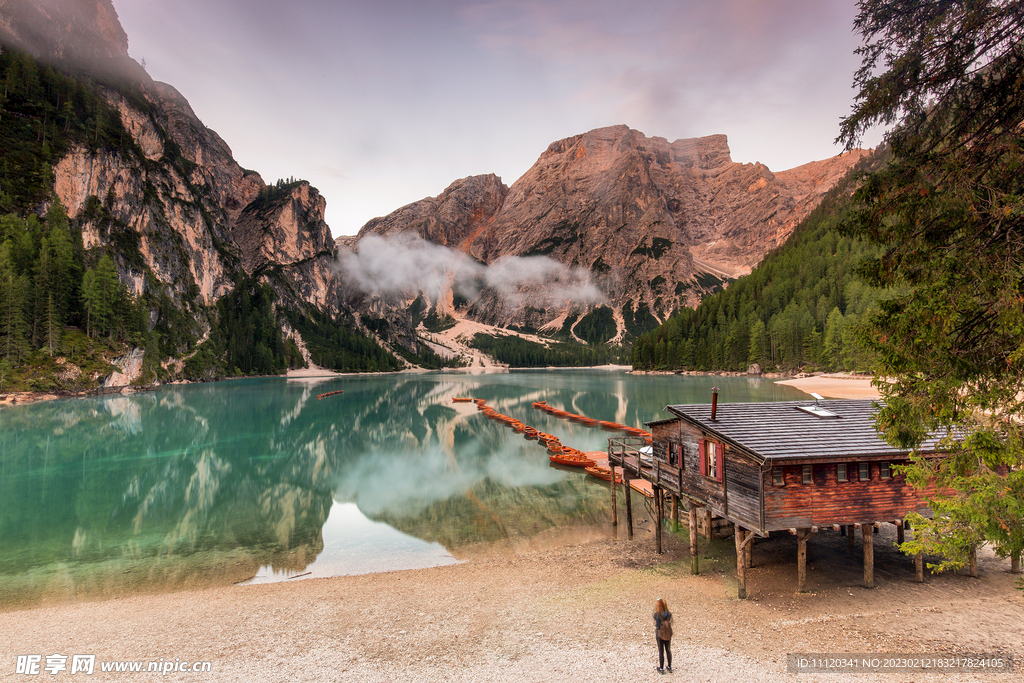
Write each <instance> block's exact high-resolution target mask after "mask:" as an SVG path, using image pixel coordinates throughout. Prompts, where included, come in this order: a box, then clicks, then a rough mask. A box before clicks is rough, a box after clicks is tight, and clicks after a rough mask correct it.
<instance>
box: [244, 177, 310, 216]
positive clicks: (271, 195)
mask: <svg viewBox="0 0 1024 683" xmlns="http://www.w3.org/2000/svg"><path fill="white" fill-rule="evenodd" d="M304 182H306V181H304V180H296V179H295V178H289V179H288V180H284V179H279V180H278V181H277V182H276V183H274V184H273V185H267V186H265V187H263V188H261V189H260V192H259V194H258V195H256V198H255V199H254V200H252V201H251V202H249V205H248V206H246V207H245V210H246V211H263V210H265V209H271V208H274V207H276V206H277V205H278V204H280V203H281V201H282V200H284V199H285V198H286V197H288V196H289V195H290V194H291V192H292V190H294V189H295V188H296V187H298V186H300V185H302V184H303V183H304Z"/></svg>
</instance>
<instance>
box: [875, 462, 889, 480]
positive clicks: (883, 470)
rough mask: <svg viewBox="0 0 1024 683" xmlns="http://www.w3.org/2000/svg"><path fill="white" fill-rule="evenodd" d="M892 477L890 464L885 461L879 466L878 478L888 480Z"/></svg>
mask: <svg viewBox="0 0 1024 683" xmlns="http://www.w3.org/2000/svg"><path fill="white" fill-rule="evenodd" d="M891 476H892V474H891V473H890V471H889V463H888V462H887V461H885V460H883V461H882V463H881V464H880V465H879V466H878V477H879V479H888V478H890V477H891Z"/></svg>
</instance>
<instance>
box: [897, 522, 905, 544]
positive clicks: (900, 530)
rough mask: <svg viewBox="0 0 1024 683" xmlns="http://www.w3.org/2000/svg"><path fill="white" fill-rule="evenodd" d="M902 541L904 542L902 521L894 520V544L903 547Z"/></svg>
mask: <svg viewBox="0 0 1024 683" xmlns="http://www.w3.org/2000/svg"><path fill="white" fill-rule="evenodd" d="M903 540H904V538H903V520H902V519H897V520H896V543H897V544H898V545H903Z"/></svg>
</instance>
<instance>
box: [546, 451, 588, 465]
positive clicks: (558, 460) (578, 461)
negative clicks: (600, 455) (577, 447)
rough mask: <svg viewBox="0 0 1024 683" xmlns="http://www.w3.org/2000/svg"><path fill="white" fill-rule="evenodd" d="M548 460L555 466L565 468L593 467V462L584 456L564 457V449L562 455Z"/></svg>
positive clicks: (550, 457) (553, 456)
mask: <svg viewBox="0 0 1024 683" xmlns="http://www.w3.org/2000/svg"><path fill="white" fill-rule="evenodd" d="M548 460H550V461H551V462H553V463H555V464H556V465H565V466H566V467H592V466H593V465H594V461H593V460H591V459H590V458H588V457H586V456H576V455H566V454H565V449H564V448H563V449H562V453H560V454H558V455H554V454H552V455H550V456H548Z"/></svg>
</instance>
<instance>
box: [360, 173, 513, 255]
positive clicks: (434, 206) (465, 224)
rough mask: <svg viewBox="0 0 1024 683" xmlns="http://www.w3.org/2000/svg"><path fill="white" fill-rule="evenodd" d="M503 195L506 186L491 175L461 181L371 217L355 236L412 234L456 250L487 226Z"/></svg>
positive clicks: (499, 179)
mask: <svg viewBox="0 0 1024 683" xmlns="http://www.w3.org/2000/svg"><path fill="white" fill-rule="evenodd" d="M507 194H508V187H506V186H505V184H504V183H502V182H501V178H499V177H498V176H496V175H494V174H493V173H492V174H489V175H479V176H471V177H469V178H463V179H462V180H456V181H455V182H454V183H452V184H451V185H449V186H448V189H446V190H445V191H444V192H442V193H441V195H440V196H438V197H427V198H426V199H422V200H420V201H418V202H414V203H412V204H409V205H407V206H403V207H402V208H400V209H398V210H397V211H395V212H393V213H391V214H388V215H387V216H385V217H383V218H374V219H373V220H371V221H370V222H369V223H367V224H366V225H364V226H363V228H362V229H361V230H360V231H359V236H360V237H361V236H363V235H364V234H371V233H372V234H375V235H382V236H383V235H392V234H394V233H398V232H414V233H416V234H418V235H419V236H420V237H422V238H423V239H425V240H427V241H429V242H434V243H435V244H441V245H444V246H446V247H451V248H454V249H460V248H462V247H463V246H465V245H468V244H471V243H472V242H473V240H474V239H475V238H476V237H477V236H478V235H479V234H480V232H481V231H482V230H484V229H486V228H487V227H488V226H489V225H490V224H491V222H492V221H493V220H494V217H495V215H496V214H497V213H498V210H499V209H500V208H501V206H502V204H503V202H504V201H505V196H506V195H507Z"/></svg>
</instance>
